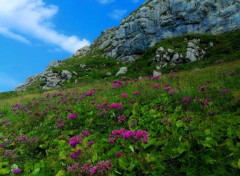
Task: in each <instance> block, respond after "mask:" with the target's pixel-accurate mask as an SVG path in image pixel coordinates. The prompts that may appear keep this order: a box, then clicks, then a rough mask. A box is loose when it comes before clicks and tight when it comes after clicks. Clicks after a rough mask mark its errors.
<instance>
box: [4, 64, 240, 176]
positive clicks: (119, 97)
mask: <svg viewBox="0 0 240 176" xmlns="http://www.w3.org/2000/svg"><path fill="white" fill-rule="evenodd" d="M239 76H240V62H239V60H237V61H232V62H228V63H224V62H223V63H222V62H220V63H219V64H218V65H215V66H209V67H206V68H202V69H199V70H192V71H182V72H179V73H174V74H169V75H164V76H162V77H158V76H157V77H149V78H145V79H142V80H131V79H130V80H129V79H127V80H122V81H114V82H113V83H106V84H103V83H95V84H92V85H91V86H90V85H87V86H85V87H75V88H73V89H62V90H59V91H57V90H55V91H51V92H48V93H44V94H33V95H31V94H29V95H25V96H20V97H17V98H9V99H7V100H4V99H2V100H0V112H2V114H1V119H0V155H1V157H0V175H9V173H10V172H11V171H13V170H14V169H15V170H14V172H19V171H20V170H19V169H21V173H20V174H19V175H44V176H48V175H49V176H52V175H57V176H60V175H61V176H63V175H81V174H83V175H90V174H93V173H95V174H94V175H132V176H134V175H154V176H157V175H231V176H232V175H236V176H237V175H238V173H239V169H240V165H239V162H240V161H239V158H240V155H239V154H240V148H239V146H240V142H239V141H240V129H239V124H240V121H239V119H240V118H239V117H240V109H239V107H240V89H239V85H240V80H239ZM12 104H14V105H13V106H11V105H12ZM121 129H122V130H121ZM123 129H124V130H123ZM116 130H119V131H116ZM16 168H19V169H18V170H16ZM67 170H68V171H67ZM90 172H91V173H90Z"/></svg>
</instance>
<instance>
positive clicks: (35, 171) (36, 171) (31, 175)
mask: <svg viewBox="0 0 240 176" xmlns="http://www.w3.org/2000/svg"><path fill="white" fill-rule="evenodd" d="M39 172H40V168H37V169H35V170H34V171H33V172H32V173H31V174H29V175H30V176H34V175H39Z"/></svg>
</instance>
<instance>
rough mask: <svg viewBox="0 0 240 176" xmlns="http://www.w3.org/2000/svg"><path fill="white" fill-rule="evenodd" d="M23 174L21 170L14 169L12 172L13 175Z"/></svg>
mask: <svg viewBox="0 0 240 176" xmlns="http://www.w3.org/2000/svg"><path fill="white" fill-rule="evenodd" d="M21 172H22V170H21V169H13V171H12V173H13V174H19V173H21Z"/></svg>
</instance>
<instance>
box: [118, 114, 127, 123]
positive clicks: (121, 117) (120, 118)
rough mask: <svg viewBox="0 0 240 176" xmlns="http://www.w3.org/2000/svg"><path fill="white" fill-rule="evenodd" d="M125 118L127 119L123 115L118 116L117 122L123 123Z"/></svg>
mask: <svg viewBox="0 0 240 176" xmlns="http://www.w3.org/2000/svg"><path fill="white" fill-rule="evenodd" d="M126 118H127V117H126V116H125V115H121V116H118V120H119V121H120V122H122V123H124V122H125V120H126Z"/></svg>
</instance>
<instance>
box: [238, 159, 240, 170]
mask: <svg viewBox="0 0 240 176" xmlns="http://www.w3.org/2000/svg"><path fill="white" fill-rule="evenodd" d="M238 168H239V169H240V159H239V160H238Z"/></svg>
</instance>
